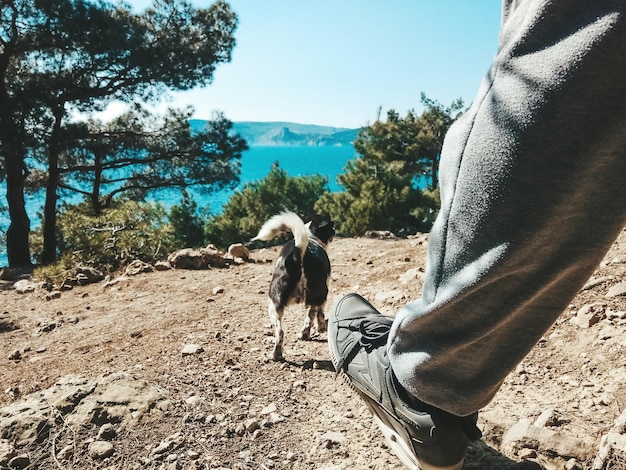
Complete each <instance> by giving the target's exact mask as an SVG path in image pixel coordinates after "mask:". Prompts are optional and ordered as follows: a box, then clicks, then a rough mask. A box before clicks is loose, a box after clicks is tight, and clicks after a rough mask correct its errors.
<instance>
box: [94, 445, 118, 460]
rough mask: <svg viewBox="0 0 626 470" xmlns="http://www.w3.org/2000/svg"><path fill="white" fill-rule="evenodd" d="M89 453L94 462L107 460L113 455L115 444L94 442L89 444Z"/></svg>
mask: <svg viewBox="0 0 626 470" xmlns="http://www.w3.org/2000/svg"><path fill="white" fill-rule="evenodd" d="M88 452H89V456H90V457H91V458H92V459H94V460H102V459H106V458H107V457H110V456H111V455H113V444H112V443H110V442H108V441H94V442H92V443H91V444H89V450H88Z"/></svg>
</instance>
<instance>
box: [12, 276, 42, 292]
mask: <svg viewBox="0 0 626 470" xmlns="http://www.w3.org/2000/svg"><path fill="white" fill-rule="evenodd" d="M13 288H14V289H15V291H16V292H17V293H18V294H29V293H31V292H35V289H36V288H37V286H36V285H35V284H33V283H32V282H31V281H29V280H28V279H22V280H21V281H17V282H16V283H15V284H13Z"/></svg>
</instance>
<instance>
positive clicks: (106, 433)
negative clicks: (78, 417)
mask: <svg viewBox="0 0 626 470" xmlns="http://www.w3.org/2000/svg"><path fill="white" fill-rule="evenodd" d="M115 434H116V432H115V428H114V427H113V425H112V424H111V423H106V424H103V425H102V426H101V427H100V430H99V431H98V436H97V439H98V440H104V441H110V440H111V439H113V438H114V437H115Z"/></svg>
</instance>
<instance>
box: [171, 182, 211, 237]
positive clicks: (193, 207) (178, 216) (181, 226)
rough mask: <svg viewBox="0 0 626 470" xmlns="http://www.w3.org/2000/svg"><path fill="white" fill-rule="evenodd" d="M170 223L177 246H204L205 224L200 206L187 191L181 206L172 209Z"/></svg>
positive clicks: (184, 192)
mask: <svg viewBox="0 0 626 470" xmlns="http://www.w3.org/2000/svg"><path fill="white" fill-rule="evenodd" d="M169 221H170V224H171V225H172V230H173V234H172V235H173V237H174V243H176V245H178V246H180V247H186V248H197V247H199V246H203V245H204V223H203V221H202V219H201V218H200V216H199V215H198V205H197V204H196V202H195V201H194V200H193V198H192V197H191V196H190V195H189V193H188V192H187V191H184V190H183V198H182V200H181V202H180V204H178V205H176V206H173V207H172V208H171V209H170V213H169Z"/></svg>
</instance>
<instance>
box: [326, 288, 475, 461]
mask: <svg viewBox="0 0 626 470" xmlns="http://www.w3.org/2000/svg"><path fill="white" fill-rule="evenodd" d="M392 322H393V319H392V318H390V317H386V316H383V315H381V314H380V313H379V312H378V311H377V310H376V309H375V308H374V307H372V305H370V304H369V302H367V301H366V300H365V299H364V298H363V297H361V296H359V295H357V294H349V295H347V296H345V297H344V298H342V299H341V300H339V302H337V304H336V305H335V306H334V307H333V309H332V310H331V312H330V317H329V320H328V344H329V346H330V353H331V358H332V361H333V364H334V366H335V369H336V370H337V373H338V374H342V375H343V376H344V377H346V378H347V379H348V382H349V384H350V386H351V387H352V388H353V389H354V390H355V391H357V392H358V393H359V395H360V396H361V398H363V400H364V401H365V403H366V404H367V406H368V408H369V410H370V412H371V413H372V415H373V416H374V420H375V422H376V424H378V427H379V428H380V429H381V431H382V433H383V435H384V436H385V438H386V439H387V442H388V443H389V445H390V447H391V449H392V450H393V452H394V453H395V454H396V455H397V456H398V458H399V459H400V460H401V461H402V463H403V464H404V465H405V466H406V467H407V468H410V469H414V470H416V469H417V470H460V469H461V468H462V467H463V459H464V456H465V449H466V448H467V445H468V444H469V442H470V441H472V440H477V439H479V438H480V437H481V433H480V430H479V429H478V428H477V427H476V421H477V417H478V415H477V414H476V413H474V414H473V415H470V416H468V417H465V418H460V417H458V416H454V415H452V414H450V413H447V412H445V411H442V410H440V409H438V408H435V407H432V406H430V405H427V404H425V403H422V402H420V401H419V400H417V399H416V398H415V397H412V396H410V395H408V394H407V393H406V392H405V391H404V390H403V389H402V388H401V387H400V385H399V384H398V382H397V380H396V378H395V376H394V374H393V371H392V370H391V366H390V364H389V359H388V357H387V347H386V346H387V337H388V336H389V330H390V329H391V324H392Z"/></svg>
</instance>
